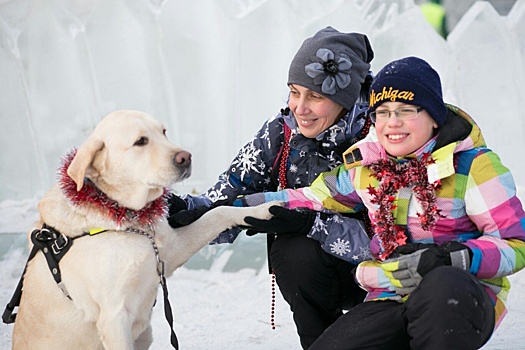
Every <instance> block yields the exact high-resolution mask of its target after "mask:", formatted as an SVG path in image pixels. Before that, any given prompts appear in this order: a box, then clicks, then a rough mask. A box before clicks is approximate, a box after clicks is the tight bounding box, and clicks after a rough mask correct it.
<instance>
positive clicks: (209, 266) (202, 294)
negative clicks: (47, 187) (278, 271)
mask: <svg viewBox="0 0 525 350" xmlns="http://www.w3.org/2000/svg"><path fill="white" fill-rule="evenodd" d="M35 204H36V201H20V202H15V201H3V202H0V230H1V231H0V232H3V233H0V258H1V261H0V305H2V307H3V306H4V305H6V304H7V303H8V301H9V300H10V298H11V295H12V293H13V291H14V288H15V286H16V283H17V282H18V278H19V276H20V273H21V271H22V269H23V265H24V263H25V260H26V258H27V251H26V250H25V248H24V245H25V235H24V234H21V233H17V234H12V233H7V232H21V231H22V230H23V228H25V227H30V225H31V223H32V221H33V219H34V218H35V216H36V209H35V208H36V207H35ZM264 242H265V240H264V237H263V236H262V235H257V236H254V237H246V236H244V235H242V236H240V237H239V239H238V240H237V242H236V243H235V244H234V245H233V246H225V245H221V246H209V247H205V248H204V249H203V250H202V251H201V252H199V253H198V254H197V255H196V256H194V257H193V258H192V259H190V261H189V262H188V263H187V266H184V267H182V268H180V269H179V270H177V271H175V273H174V275H173V276H171V277H170V278H169V279H168V287H169V299H170V302H171V305H172V307H173V316H174V322H175V324H174V328H175V332H176V334H177V337H178V339H179V344H180V348H181V349H182V350H184V349H191V350H201V349H202V350H204V349H206V350H209V349H229V350H251V349H254V350H255V349H261V350H273V349H275V350H277V349H300V348H301V347H300V344H299V338H298V337H297V335H296V332H295V326H294V324H293V320H292V315H291V312H290V311H289V307H288V305H287V304H286V302H285V301H284V300H283V299H282V297H281V295H280V293H276V295H277V298H276V310H275V322H276V329H275V330H272V328H271V326H270V308H271V276H270V275H269V274H268V273H267V269H266V260H265V244H264ZM247 256H250V258H247ZM241 262H242V263H241ZM243 265H244V266H248V267H243ZM225 271H226V272H225ZM511 282H512V284H513V289H512V290H511V293H510V295H509V300H508V304H509V314H508V315H507V317H506V319H505V320H504V321H503V323H502V325H501V326H500V328H499V329H498V330H497V331H496V332H495V334H494V335H493V337H492V339H491V340H490V342H489V343H488V344H487V345H486V346H485V347H483V349H487V350H488V349H491V350H516V349H525V342H523V340H522V334H521V332H522V331H523V320H525V298H524V297H523V295H524V290H525V272H523V271H522V272H519V273H518V274H516V275H514V276H511ZM162 300H163V298H162V292H161V291H160V290H159V297H158V303H157V305H156V307H155V308H154V312H153V333H154V342H153V346H152V347H151V349H152V350H165V349H169V348H170V342H169V340H170V333H169V332H170V331H169V325H168V323H167V321H166V320H165V318H164V311H163V310H164V309H163V305H162ZM0 311H2V312H3V309H2V310H0ZM12 329H13V326H12V325H5V324H3V323H2V324H1V325H0V350H7V349H10V348H11V343H10V339H11V332H12Z"/></svg>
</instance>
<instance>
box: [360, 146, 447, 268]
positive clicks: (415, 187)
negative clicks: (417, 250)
mask: <svg viewBox="0 0 525 350" xmlns="http://www.w3.org/2000/svg"><path fill="white" fill-rule="evenodd" d="M433 163H435V161H434V159H432V157H431V156H430V154H428V153H425V154H424V155H423V156H422V157H421V159H410V160H407V161H402V162H398V161H396V160H393V159H382V160H380V161H378V162H377V163H374V164H371V165H369V168H370V170H372V171H373V172H374V173H373V175H372V176H374V177H375V178H376V179H378V180H379V187H378V189H375V188H374V187H372V186H369V187H368V193H369V194H370V195H371V196H372V200H371V202H372V203H373V204H379V209H378V210H377V211H376V212H375V213H374V220H373V222H372V226H373V229H374V232H375V234H376V235H377V237H378V239H379V244H380V254H379V258H380V259H381V260H385V259H387V258H388V257H389V256H390V255H391V254H392V253H393V252H394V250H395V249H396V248H397V247H398V246H400V245H404V244H405V243H406V240H407V236H406V234H405V229H404V228H403V227H401V226H399V225H397V224H396V223H395V219H394V215H393V210H394V209H395V208H396V204H394V203H395V201H396V195H397V193H398V192H399V190H400V189H401V188H404V187H407V188H411V189H412V192H413V193H414V194H415V196H416V198H417V200H418V201H419V203H420V204H421V206H422V207H423V213H417V216H418V218H419V223H420V225H421V228H423V229H424V230H427V231H428V230H430V229H431V228H432V227H433V226H434V224H435V223H436V220H437V218H438V217H439V216H440V215H441V214H440V210H439V209H438V208H437V206H436V192H435V191H437V190H439V188H440V187H441V182H440V181H439V180H437V181H435V182H433V183H430V182H429V181H428V174H427V166H428V165H430V164H433Z"/></svg>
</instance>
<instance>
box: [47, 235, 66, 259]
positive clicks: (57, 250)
mask: <svg viewBox="0 0 525 350" xmlns="http://www.w3.org/2000/svg"><path fill="white" fill-rule="evenodd" d="M60 238H62V242H63V243H62V244H60V242H59V240H60ZM68 243H69V238H68V237H67V236H66V235H63V234H61V235H60V236H59V237H58V238H57V239H55V241H54V242H53V245H51V248H53V253H54V254H55V255H58V253H60V251H61V250H62V249H64V248H65V247H66V246H67V244H68Z"/></svg>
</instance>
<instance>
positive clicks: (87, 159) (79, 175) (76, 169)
mask: <svg viewBox="0 0 525 350" xmlns="http://www.w3.org/2000/svg"><path fill="white" fill-rule="evenodd" d="M103 148H104V142H103V141H102V140H100V139H98V138H95V137H93V136H91V137H89V138H88V139H87V140H86V141H85V142H84V143H83V144H82V146H80V148H79V149H78V151H77V154H76V155H75V158H73V161H71V164H70V165H69V167H68V168H67V174H68V175H69V177H71V178H72V179H73V181H75V183H76V184H77V191H80V190H81V189H82V186H84V177H85V176H86V172H87V171H88V168H89V167H90V166H91V164H92V163H93V160H94V159H95V155H96V154H97V152H99V151H100V150H102V149H103Z"/></svg>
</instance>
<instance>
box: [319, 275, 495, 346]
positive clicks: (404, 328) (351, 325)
mask: <svg viewBox="0 0 525 350" xmlns="http://www.w3.org/2000/svg"><path fill="white" fill-rule="evenodd" d="M494 326H495V316H494V306H493V303H492V301H491V299H490V298H489V296H488V294H487V292H486V291H485V290H484V289H483V287H482V286H481V284H480V283H479V282H478V281H477V280H476V278H475V277H474V276H472V275H470V274H469V273H467V272H465V271H463V270H461V269H458V268H456V267H451V266H444V267H440V268H437V269H435V270H433V271H431V272H430V273H429V274H428V275H426V276H425V278H423V280H422V282H421V284H420V285H419V287H418V288H417V289H416V290H414V292H413V293H412V294H411V295H410V297H409V298H408V300H407V302H406V303H404V304H402V303H398V302H395V301H369V302H365V303H362V304H360V305H358V306H356V307H355V308H353V309H352V310H350V311H349V312H348V313H346V314H345V315H343V316H342V317H340V318H339V319H338V320H337V321H336V322H335V323H334V324H333V325H332V326H331V327H329V328H328V329H327V330H326V331H325V332H324V333H323V334H322V335H321V336H320V337H319V339H318V340H317V341H316V342H315V343H314V344H313V345H312V346H311V347H310V350H326V349H330V350H349V349H374V350H379V349H385V350H387V349H396V350H398V349H399V350H404V349H407V350H408V349H413V350H419V349H424V350H443V349H446V350H452V349H461V350H468V349H479V348H480V347H481V346H482V345H483V344H485V343H486V342H487V341H488V339H489V338H490V336H491V334H492V332H493V331H494Z"/></svg>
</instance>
